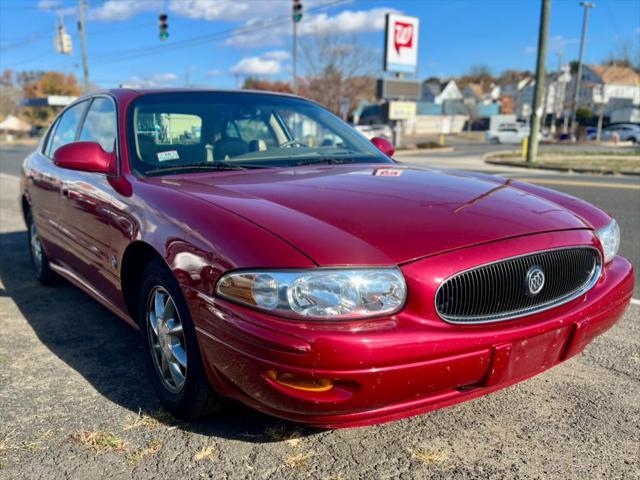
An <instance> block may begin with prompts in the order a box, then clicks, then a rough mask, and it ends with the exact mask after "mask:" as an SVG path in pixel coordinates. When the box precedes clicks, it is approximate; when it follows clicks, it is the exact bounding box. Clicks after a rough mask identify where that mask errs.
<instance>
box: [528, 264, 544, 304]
mask: <svg viewBox="0 0 640 480" xmlns="http://www.w3.org/2000/svg"><path fill="white" fill-rule="evenodd" d="M525 283H526V289H527V294H529V295H530V296H532V297H533V296H535V295H537V294H539V293H540V292H541V291H542V287H544V272H543V271H542V268H540V267H537V266H534V267H531V268H530V269H529V271H528V272H527V278H526V281H525Z"/></svg>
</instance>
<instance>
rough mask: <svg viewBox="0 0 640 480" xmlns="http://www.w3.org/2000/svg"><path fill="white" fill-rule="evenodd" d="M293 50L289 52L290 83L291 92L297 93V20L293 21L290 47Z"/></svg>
mask: <svg viewBox="0 0 640 480" xmlns="http://www.w3.org/2000/svg"><path fill="white" fill-rule="evenodd" d="M291 48H292V49H293V51H292V52H291V63H292V68H291V71H292V75H293V78H292V81H291V85H292V87H293V93H296V94H297V93H298V22H296V21H295V20H294V21H293V38H292V47H291Z"/></svg>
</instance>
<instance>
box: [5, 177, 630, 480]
mask: <svg viewBox="0 0 640 480" xmlns="http://www.w3.org/2000/svg"><path fill="white" fill-rule="evenodd" d="M16 199H17V182H16V181H15V179H13V178H11V177H8V176H2V175H0V206H1V210H0V479H53V478H55V479H60V478H64V479H67V478H69V479H97V478H111V479H150V478H168V477H172V478H194V479H197V478H212V479H213V478H215V479H241V478H256V479H263V478H274V479H275V478H277V479H281V478H284V479H293V478H313V479H345V480H346V479H358V478H367V479H379V478H380V479H386V478H400V479H413V478H415V479H422V478H434V479H435V478H495V479H502V478H540V479H543V478H544V479H547V478H552V479H563V480H564V479H569V478H571V479H572V478H576V479H585V478H615V479H633V478H640V466H639V459H640V321H639V317H640V315H639V313H640V312H639V310H640V309H639V307H638V306H632V307H631V308H630V310H629V311H628V312H627V314H626V315H625V317H624V319H623V320H622V321H621V322H620V323H619V324H618V325H616V326H615V327H614V328H613V329H611V330H610V331H609V332H607V333H606V334H605V335H603V336H601V337H600V338H599V339H597V340H596V341H595V342H594V343H593V344H592V345H591V346H589V347H588V348H587V350H586V351H585V353H584V354H582V355H580V356H578V357H577V358H574V359H572V360H570V361H568V362H567V363H565V364H563V365H561V366H559V367H556V368H555V369H552V370H550V371H548V372H546V373H544V374H542V375H540V376H538V377H536V378H534V379H531V380H529V381H526V382H524V383H522V384H519V385H516V386H513V387H510V388H508V389H506V390H503V391H501V392H498V393H495V394H492V395H489V396H487V397H483V398H480V399H477V400H474V401H472V402H468V403H465V404H462V405H458V406H455V407H451V408H447V409H444V410H440V411H437V412H433V413H431V414H426V415H421V416H417V417H413V418H409V419H405V420H402V421H398V422H394V423H389V424H385V425H380V426H375V427H366V428H357V429H349V430H337V431H320V430H314V429H310V428H303V427H300V426H298V425H295V424H292V423H288V422H284V421H280V420H277V419H274V418H271V417H268V416H265V415H261V414H258V413H256V412H253V411H251V410H249V409H247V408H244V407H241V406H237V405H236V406H233V407H231V408H230V409H228V410H226V411H225V412H224V413H222V414H219V415H218V416H216V417H214V418H211V419H208V420H206V421H199V422H194V423H181V422H178V421H176V420H175V419H173V418H172V417H171V416H169V415H168V414H166V413H165V412H163V411H162V410H161V409H160V405H159V403H158V401H157V400H156V398H155V396H154V394H153V391H152V389H151V386H150V384H149V382H148V381H147V379H146V378H145V374H144V369H143V362H142V357H141V349H140V348H139V346H138V337H137V334H136V332H134V331H133V330H131V329H130V328H129V327H127V326H126V325H125V324H124V323H123V322H121V321H120V320H118V319H117V318H116V317H115V316H114V315H112V314H110V313H109V312H108V311H107V310H105V309H104V308H103V307H101V306H100V305H99V304H98V303H96V302H94V301H93V300H91V299H90V298H89V297H87V296H86V295H84V294H83V293H81V292H80V291H78V290H77V289H75V288H73V287H71V286H70V285H68V284H64V283H62V284H61V285H59V286H56V287H52V288H45V287H41V286H39V285H38V284H37V283H36V281H35V280H34V279H33V277H32V274H31V271H30V266H29V259H28V254H27V248H26V240H25V232H24V225H23V223H22V221H21V218H20V216H19V213H18V210H17V202H16Z"/></svg>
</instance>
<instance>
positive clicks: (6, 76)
mask: <svg viewBox="0 0 640 480" xmlns="http://www.w3.org/2000/svg"><path fill="white" fill-rule="evenodd" d="M21 99H22V90H21V89H20V88H18V86H17V85H16V84H15V81H14V74H13V72H12V71H11V70H5V71H4V72H3V73H2V76H1V77H0V117H2V118H4V117H6V116H7V115H18V113H19V111H20V100H21Z"/></svg>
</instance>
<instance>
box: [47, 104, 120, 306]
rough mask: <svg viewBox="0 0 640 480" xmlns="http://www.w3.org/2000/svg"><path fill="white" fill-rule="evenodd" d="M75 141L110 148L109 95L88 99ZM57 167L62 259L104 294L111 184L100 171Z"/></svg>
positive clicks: (112, 144)
mask: <svg viewBox="0 0 640 480" xmlns="http://www.w3.org/2000/svg"><path fill="white" fill-rule="evenodd" d="M75 141H84V142H96V143H99V144H100V146H101V147H102V149H103V150H105V151H106V152H109V153H112V152H113V151H114V148H115V142H116V107H115V102H114V100H113V99H112V98H111V97H107V96H97V97H94V98H93V99H92V100H91V104H90V106H89V108H88V110H87V112H86V113H85V115H84V117H83V119H82V120H81V123H80V126H79V128H78V130H77V132H76V136H75ZM60 170H61V173H60V178H61V180H62V186H61V196H60V207H59V212H60V228H61V231H62V233H63V235H64V237H65V239H66V242H67V253H68V255H67V257H66V258H65V261H66V263H67V265H68V267H70V269H71V270H73V272H74V273H75V274H77V275H79V276H80V277H81V278H82V279H83V280H86V281H88V282H89V283H90V284H92V285H93V286H94V287H96V288H97V289H98V290H100V291H101V292H102V293H103V294H104V293H105V292H106V291H108V290H110V288H111V286H112V284H113V278H112V277H113V275H112V274H111V270H112V269H111V267H110V263H111V250H110V248H109V233H110V231H109V228H110V211H111V209H110V204H111V201H112V187H111V185H110V184H109V182H108V179H107V176H106V175H105V174H103V173H97V172H83V171H78V170H69V169H60Z"/></svg>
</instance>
